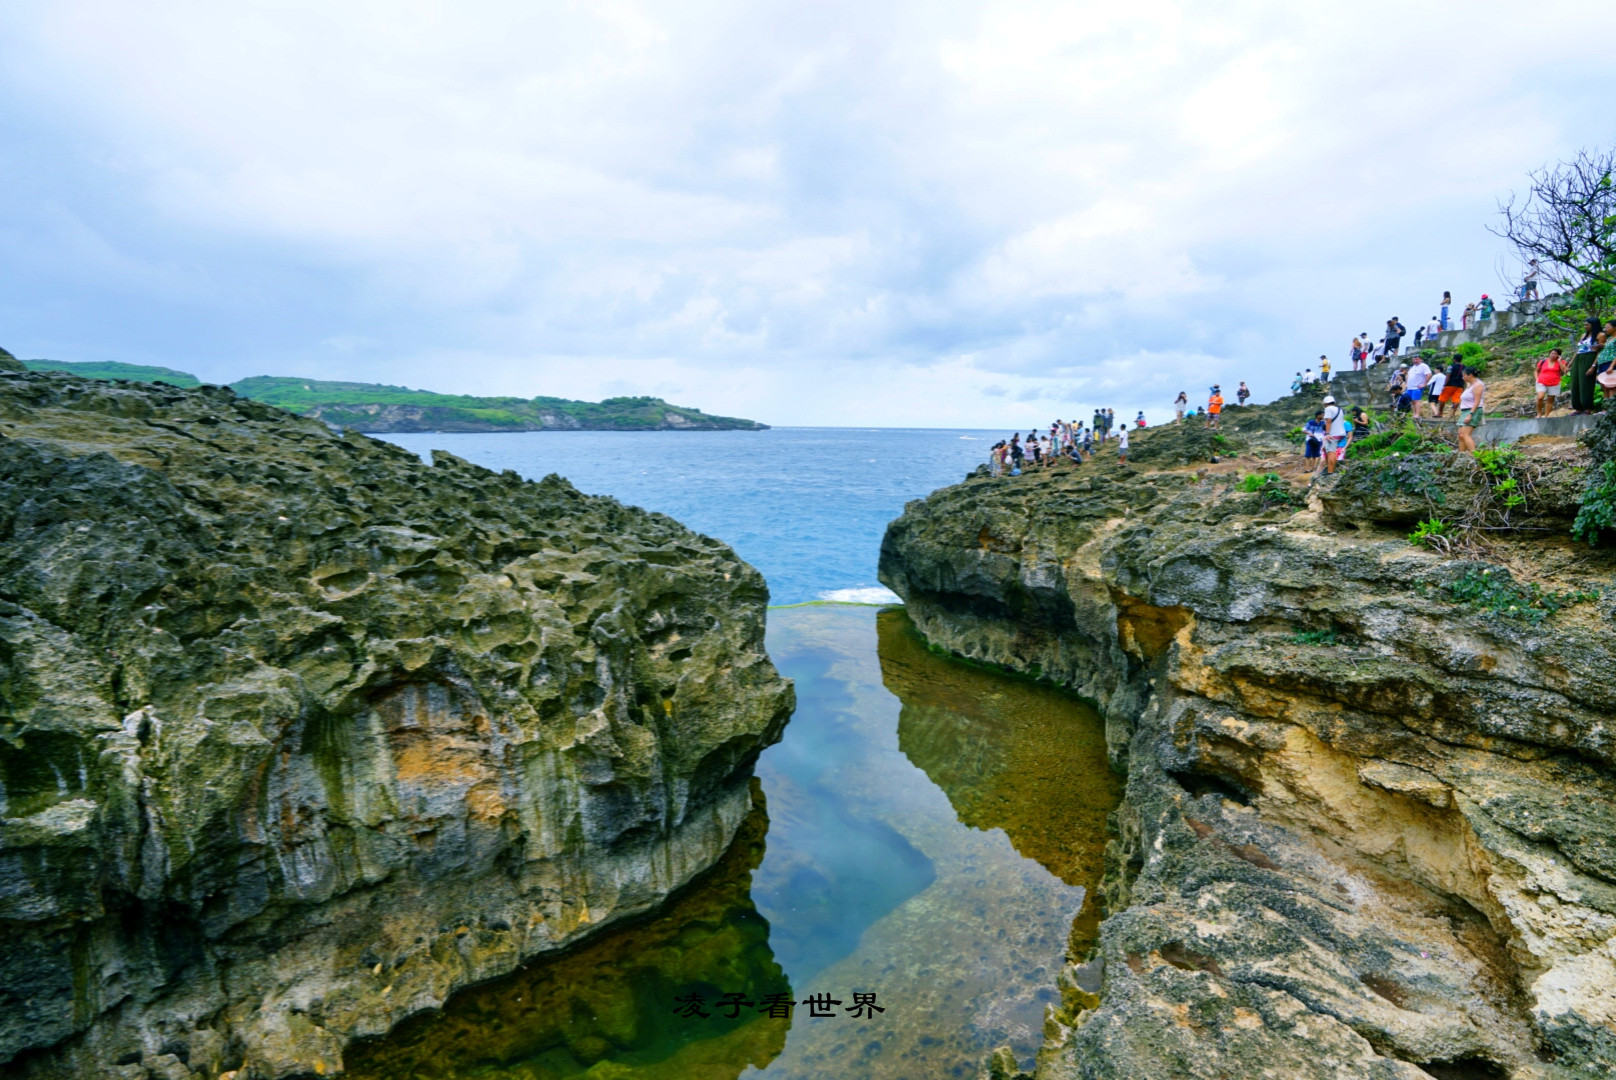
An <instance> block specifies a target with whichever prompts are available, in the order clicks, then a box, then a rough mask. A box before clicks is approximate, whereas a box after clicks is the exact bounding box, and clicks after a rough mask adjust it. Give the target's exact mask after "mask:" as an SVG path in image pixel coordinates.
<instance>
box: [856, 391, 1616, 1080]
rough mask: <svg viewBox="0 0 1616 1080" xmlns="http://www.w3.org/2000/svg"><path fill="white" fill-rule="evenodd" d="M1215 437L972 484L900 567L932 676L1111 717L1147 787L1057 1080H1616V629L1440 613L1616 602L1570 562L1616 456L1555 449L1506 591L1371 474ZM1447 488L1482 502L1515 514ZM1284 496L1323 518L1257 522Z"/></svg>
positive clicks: (1604, 555) (895, 553)
mask: <svg viewBox="0 0 1616 1080" xmlns="http://www.w3.org/2000/svg"><path fill="white" fill-rule="evenodd" d="M1268 415H1269V417H1270V419H1269V420H1267V421H1264V420H1263V416H1264V413H1263V412H1261V411H1259V410H1257V409H1255V408H1253V409H1252V410H1251V412H1250V413H1249V414H1247V415H1244V416H1239V417H1238V418H1237V423H1236V424H1235V425H1233V426H1235V427H1237V428H1243V429H1244V430H1246V431H1247V432H1258V433H1259V435H1257V436H1256V437H1251V439H1252V443H1253V444H1256V443H1260V442H1261V440H1262V439H1263V438H1272V436H1262V435H1260V433H1261V432H1262V431H1263V429H1265V428H1266V429H1268V430H1270V431H1273V430H1279V429H1281V428H1283V427H1284V426H1285V425H1287V424H1289V423H1291V422H1292V421H1293V419H1294V417H1290V416H1283V415H1282V416H1278V417H1275V416H1273V413H1272V412H1271V413H1269V414H1268ZM1613 424H1616V418H1612V417H1607V418H1606V420H1605V421H1604V424H1603V426H1602V428H1601V429H1600V431H1601V432H1603V431H1604V429H1605V428H1610V427H1612V425H1613ZM1206 437H1207V433H1206V432H1205V430H1204V429H1195V428H1191V429H1189V430H1174V429H1161V430H1157V431H1151V432H1145V433H1140V434H1139V436H1138V437H1137V440H1136V444H1135V445H1136V446H1150V445H1151V444H1152V443H1155V442H1158V441H1159V442H1161V443H1162V444H1164V445H1163V446H1161V447H1158V448H1157V449H1156V451H1155V452H1153V453H1151V454H1145V453H1135V454H1134V455H1133V456H1134V458H1135V460H1136V461H1141V460H1142V461H1145V462H1146V464H1144V465H1142V466H1139V465H1136V466H1133V467H1119V466H1117V465H1115V464H1111V463H1105V464H1099V463H1089V464H1085V465H1082V466H1079V467H1077V468H1057V469H1055V470H1045V471H1030V472H1029V473H1028V474H1026V475H1024V476H1021V477H1013V478H1012V477H1005V478H998V479H990V478H987V477H975V478H971V479H969V480H967V482H966V483H964V484H961V485H958V486H955V487H952V488H947V489H944V490H942V491H939V492H936V493H934V494H933V495H932V496H930V497H929V498H927V499H925V500H919V501H916V502H913V503H911V504H909V506H908V507H907V508H906V510H905V513H904V515H903V516H902V517H901V518H900V519H898V520H897V521H895V522H894V523H893V524H892V525H891V526H890V527H889V529H888V531H887V535H886V539H885V542H884V545H883V549H882V562H881V567H882V572H881V579H882V581H883V582H885V583H886V584H887V585H888V586H889V587H891V588H892V589H894V590H895V591H896V592H897V593H898V594H899V595H900V596H902V597H903V598H904V601H905V603H906V604H907V607H908V610H909V613H910V616H911V617H912V618H913V619H914V621H915V623H916V624H917V625H918V626H919V628H920V629H921V630H922V632H923V633H925V634H926V636H927V637H928V638H929V640H930V641H931V642H932V643H934V644H935V645H938V646H941V647H944V648H946V649H948V650H950V651H952V652H954V653H956V654H959V655H961V656H965V657H968V658H971V659H974V660H978V661H983V662H988V663H993V664H998V665H1002V666H1005V667H1008V668H1012V669H1015V670H1019V671H1023V672H1028V673H1033V674H1038V675H1041V676H1043V677H1046V678H1049V679H1051V680H1053V681H1055V682H1057V683H1059V684H1061V685H1063V686H1066V687H1068V688H1070V689H1072V690H1073V691H1075V692H1078V693H1080V694H1083V695H1084V696H1086V697H1089V698H1091V699H1093V700H1094V701H1096V702H1097V703H1098V704H1099V706H1100V707H1101V709H1102V711H1103V712H1104V714H1105V717H1106V722H1107V736H1108V744H1109V748H1110V752H1111V756H1112V761H1113V764H1114V765H1115V767H1116V768H1118V769H1120V770H1122V771H1124V772H1125V773H1126V775H1127V792H1126V796H1125V798H1124V801H1123V804H1122V808H1121V809H1120V810H1119V811H1118V813H1117V817H1116V821H1115V838H1114V840H1113V841H1112V843H1111V845H1110V848H1109V850H1108V853H1107V859H1108V864H1107V872H1106V873H1107V876H1106V887H1105V902H1106V915H1107V917H1106V919H1105V921H1104V923H1103V926H1102V930H1101V941H1100V945H1099V947H1098V949H1097V950H1096V953H1095V955H1094V956H1092V957H1080V958H1075V959H1078V960H1084V961H1086V962H1085V963H1082V964H1073V965H1072V966H1071V967H1070V968H1069V969H1068V970H1067V972H1066V973H1065V975H1063V977H1062V985H1061V989H1062V992H1063V1004H1062V1006H1061V1007H1059V1008H1053V1007H1052V1009H1051V1013H1050V1015H1049V1017H1048V1020H1047V1023H1046V1034H1047V1039H1046V1045H1045V1048H1044V1050H1043V1052H1042V1054H1041V1055H1040V1058H1039V1062H1038V1067H1037V1071H1036V1075H1037V1077H1038V1078H1039V1080H1069V1078H1077V1077H1082V1078H1085V1080H1178V1078H1196V1080H1219V1078H1228V1080H1244V1078H1248V1077H1275V1078H1292V1077H1296V1078H1318V1080H1324V1078H1337V1077H1384V1078H1393V1077H1398V1078H1405V1080H1418V1078H1423V1077H1427V1076H1430V1075H1436V1076H1442V1077H1448V1076H1462V1077H1477V1078H1482V1077H1504V1076H1507V1077H1516V1078H1524V1077H1543V1078H1571V1077H1577V1078H1584V1077H1587V1078H1592V1077H1605V1076H1610V1075H1613V1074H1616V809H1613V808H1616V683H1613V682H1612V680H1611V678H1610V677H1609V673H1610V672H1611V671H1612V670H1613V668H1616V634H1613V631H1612V627H1613V626H1616V596H1613V594H1612V593H1611V592H1608V591H1607V592H1605V593H1604V596H1603V598H1602V599H1599V600H1594V601H1584V602H1579V603H1576V604H1573V605H1572V606H1569V607H1566V608H1564V609H1563V610H1560V611H1559V612H1558V613H1556V614H1553V615H1551V616H1548V617H1547V618H1544V619H1543V620H1541V621H1538V622H1532V621H1530V620H1526V619H1511V618H1504V617H1500V616H1499V615H1497V614H1494V613H1491V612H1488V611H1484V610H1479V609H1477V608H1476V607H1473V606H1470V605H1467V604H1464V603H1459V602H1455V601H1453V600H1452V599H1451V598H1450V597H1449V595H1448V594H1445V593H1444V592H1443V591H1442V589H1441V587H1440V586H1441V585H1442V584H1443V583H1444V582H1445V581H1450V580H1453V579H1454V578H1455V577H1456V576H1457V575H1459V574H1461V573H1463V572H1465V571H1467V570H1476V571H1477V572H1480V571H1481V570H1485V571H1486V572H1488V573H1496V574H1499V575H1500V576H1501V577H1502V578H1504V579H1507V580H1513V581H1524V580H1528V579H1531V580H1536V581H1540V582H1542V583H1543V584H1544V586H1545V587H1546V588H1550V589H1566V588H1569V587H1572V586H1577V587H1581V588H1588V589H1593V590H1600V589H1607V588H1608V587H1609V586H1610V585H1611V583H1612V580H1613V578H1612V570H1613V568H1616V560H1613V559H1612V557H1611V553H1610V551H1609V549H1608V548H1604V549H1590V548H1588V547H1587V546H1586V545H1579V544H1575V543H1573V542H1572V541H1571V540H1570V538H1569V537H1568V536H1567V535H1566V530H1567V526H1568V524H1569V521H1570V517H1571V516H1573V515H1574V514H1575V513H1576V504H1577V501H1578V496H1577V492H1578V491H1579V490H1580V485H1581V484H1582V483H1583V480H1582V477H1583V476H1584V475H1585V473H1586V465H1587V463H1588V457H1587V454H1588V448H1589V447H1591V448H1592V449H1593V451H1594V453H1595V454H1597V453H1598V452H1599V446H1600V445H1601V444H1600V443H1599V442H1598V437H1595V438H1587V439H1584V446H1583V447H1582V448H1578V447H1577V446H1575V445H1571V444H1569V443H1566V444H1564V445H1558V444H1555V445H1551V444H1548V443H1543V444H1541V445H1535V446H1532V447H1528V448H1525V449H1523V454H1525V455H1527V459H1528V460H1529V461H1530V462H1532V463H1535V464H1534V468H1538V474H1537V475H1538V480H1539V482H1538V483H1537V484H1536V486H1535V487H1534V489H1533V495H1532V496H1531V497H1530V500H1529V505H1528V506H1527V507H1526V510H1525V512H1523V513H1522V514H1521V515H1520V520H1521V522H1522V523H1523V524H1525V525H1527V526H1528V529H1527V530H1526V531H1522V532H1520V533H1517V534H1499V535H1495V536H1492V537H1490V538H1489V541H1488V542H1489V545H1490V554H1488V555H1487V557H1486V558H1484V559H1478V557H1476V556H1475V555H1470V556H1466V557H1463V558H1461V557H1457V556H1447V555H1443V554H1440V553H1437V552H1432V551H1428V550H1424V549H1421V548H1417V547H1414V546H1412V545H1411V544H1410V543H1409V542H1408V540H1407V538H1406V533H1407V531H1408V524H1407V522H1408V521H1409V520H1410V513H1411V509H1412V508H1411V506H1410V505H1408V502H1407V500H1406V499H1403V498H1400V497H1396V498H1394V497H1388V496H1386V495H1385V491H1384V489H1383V487H1382V485H1381V484H1380V482H1379V480H1378V479H1377V478H1376V477H1377V473H1376V470H1377V468H1381V467H1380V466H1376V465H1374V464H1373V463H1355V464H1352V465H1349V467H1348V468H1347V470H1346V471H1345V472H1344V473H1343V474H1342V475H1340V476H1339V477H1337V478H1328V479H1324V480H1321V481H1319V482H1318V483H1315V484H1313V485H1312V486H1311V487H1309V486H1308V485H1307V484H1306V481H1305V476H1302V475H1299V473H1300V472H1301V470H1300V468H1299V466H1300V462H1299V461H1296V460H1294V459H1293V460H1286V459H1284V458H1281V457H1277V456H1274V455H1270V456H1269V457H1268V458H1267V459H1262V458H1260V457H1259V458H1258V459H1257V460H1250V459H1249V458H1248V459H1247V460H1244V461H1240V460H1237V461H1235V462H1229V461H1224V462H1222V463H1217V464H1213V463H1209V462H1207V460H1206V456H1205V455H1204V454H1202V455H1201V456H1200V457H1199V459H1198V460H1199V462H1200V463H1199V464H1192V465H1190V466H1188V467H1181V468H1174V467H1173V465H1174V463H1175V462H1176V461H1178V460H1180V459H1183V460H1194V459H1196V455H1197V454H1199V453H1201V452H1200V451H1199V450H1198V449H1197V447H1199V446H1200V445H1201V443H1203V442H1205V440H1206ZM1107 456H1109V455H1107ZM1152 462H1154V464H1153V463H1152ZM1433 464H1434V465H1435V467H1434V468H1433V469H1432V470H1431V472H1432V475H1433V476H1434V478H1435V479H1434V482H1435V483H1436V484H1438V485H1441V486H1443V487H1444V488H1445V489H1446V491H1447V493H1449V494H1450V496H1451V498H1453V499H1454V500H1455V501H1456V502H1457V501H1458V500H1461V499H1464V498H1469V497H1471V496H1472V495H1473V494H1474V492H1475V491H1476V490H1479V489H1478V488H1477V484H1478V483H1481V482H1485V481H1484V479H1483V480H1478V477H1477V472H1476V470H1475V469H1474V468H1472V467H1470V466H1469V465H1468V464H1467V463H1466V462H1464V461H1460V460H1458V459H1457V458H1455V459H1453V460H1448V461H1444V462H1440V463H1436V462H1433ZM1539 466H1540V468H1539ZM1415 467H1420V466H1419V463H1415ZM1268 470H1274V471H1277V472H1279V473H1280V474H1281V475H1282V476H1283V477H1284V478H1285V480H1286V482H1287V484H1288V485H1289V490H1290V491H1291V492H1292V495H1293V500H1292V503H1291V505H1289V506H1283V505H1282V506H1277V507H1276V506H1266V505H1264V503H1263V502H1262V500H1261V499H1260V497H1259V495H1258V494H1256V493H1249V492H1244V491H1241V490H1240V489H1239V485H1238V481H1239V480H1240V479H1241V478H1242V476H1243V475H1246V474H1249V473H1251V472H1257V473H1263V472H1265V471H1268ZM1321 639H1322V640H1321ZM1097 973H1098V974H1099V976H1100V977H1099V983H1098V993H1097V994H1096V993H1093V992H1092V987H1093V985H1094V976H1095V975H1096V974H1097ZM1012 1064H1013V1063H1012ZM1010 1068H1011V1066H1010V1065H1007V1064H1005V1063H1004V1062H1002V1061H995V1062H990V1063H989V1065H988V1067H987V1070H986V1071H987V1074H990V1075H998V1073H1004V1074H1005V1075H1010V1072H1009V1070H1010ZM995 1069H997V1070H998V1072H997V1073H995V1072H994V1070H995Z"/></svg>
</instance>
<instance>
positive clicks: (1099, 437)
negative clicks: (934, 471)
mask: <svg viewBox="0 0 1616 1080" xmlns="http://www.w3.org/2000/svg"><path fill="white" fill-rule="evenodd" d="M1145 424H1146V422H1145V414H1144V413H1143V412H1140V413H1139V414H1138V415H1137V416H1135V417H1134V418H1133V423H1132V424H1131V425H1130V424H1129V423H1128V422H1127V421H1126V420H1123V421H1121V422H1118V420H1117V415H1116V411H1115V410H1113V409H1095V410H1094V417H1093V419H1092V421H1091V422H1090V423H1088V424H1085V423H1084V422H1083V421H1081V420H1056V421H1053V422H1052V423H1051V424H1050V425H1049V431H1048V432H1047V433H1046V434H1045V435H1044V436H1043V437H1042V438H1040V437H1039V435H1038V432H1036V431H1029V432H1027V436H1026V438H1025V439H1023V438H1022V436H1021V433H1020V432H1016V433H1015V434H1014V435H1011V436H1010V438H1009V439H1000V440H999V441H998V442H996V443H994V444H993V447H992V449H990V450H989V451H988V471H989V472H990V473H991V474H992V475H994V476H1001V475H1010V476H1020V475H1021V474H1022V472H1024V471H1025V470H1027V469H1043V468H1049V467H1050V466H1052V465H1056V464H1069V465H1081V464H1082V463H1083V462H1085V461H1090V460H1092V459H1093V458H1094V455H1095V454H1097V453H1100V452H1101V451H1102V450H1104V448H1105V445H1106V444H1107V443H1110V444H1111V445H1113V446H1114V447H1115V448H1116V451H1117V460H1118V461H1123V462H1126V461H1127V460H1128V429H1129V428H1130V427H1133V428H1135V429H1137V428H1142V427H1144V426H1145Z"/></svg>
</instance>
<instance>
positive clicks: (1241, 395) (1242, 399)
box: [1234, 379, 1251, 406]
mask: <svg viewBox="0 0 1616 1080" xmlns="http://www.w3.org/2000/svg"><path fill="white" fill-rule="evenodd" d="M1234 397H1235V400H1236V401H1238V402H1239V403H1240V404H1241V405H1242V406H1244V405H1245V403H1246V401H1247V399H1248V398H1250V397H1251V391H1250V390H1249V389H1247V388H1246V380H1244V379H1241V380H1240V389H1238V390H1236V391H1235V392H1234Z"/></svg>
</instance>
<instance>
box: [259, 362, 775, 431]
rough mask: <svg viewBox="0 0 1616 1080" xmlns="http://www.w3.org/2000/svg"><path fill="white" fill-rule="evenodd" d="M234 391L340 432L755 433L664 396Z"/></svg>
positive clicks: (375, 386) (279, 383)
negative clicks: (596, 397) (600, 397)
mask: <svg viewBox="0 0 1616 1080" xmlns="http://www.w3.org/2000/svg"><path fill="white" fill-rule="evenodd" d="M231 389H233V390H235V391H236V393H238V394H240V395H242V396H243V397H250V398H252V399H254V400H255V401H264V402H268V403H269V404H271V405H278V406H280V407H281V408H283V409H288V410H290V411H292V412H295V413H300V414H302V415H305V416H312V417H314V418H316V419H318V420H323V421H325V422H326V423H328V424H331V425H332V426H334V427H339V428H341V427H351V428H354V429H355V430H357V431H370V432H402V431H541V430H549V429H558V430H579V429H588V430H607V431H655V430H686V431H729V430H741V431H755V430H759V429H762V428H764V427H766V426H767V425H765V424H759V423H758V422H757V421H755V420H741V419H737V418H735V417H730V416H709V415H707V414H706V413H704V412H702V411H701V410H700V409H690V408H684V407H682V406H678V405H670V404H668V403H667V402H666V401H663V400H662V399H661V398H658V397H615V398H607V399H606V400H605V401H600V402H593V401H570V400H568V399H566V398H557V397H536V398H518V397H476V396H473V395H470V394H437V393H432V392H430V391H427V390H411V389H409V388H408V387H403V386H385V385H382V384H379V383H361V382H328V381H323V380H319V379H297V378H285V377H278V376H270V375H260V376H255V377H254V378H250V379H242V380H240V381H239V382H235V383H232V384H231Z"/></svg>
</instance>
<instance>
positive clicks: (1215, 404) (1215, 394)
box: [1206, 386, 1223, 427]
mask: <svg viewBox="0 0 1616 1080" xmlns="http://www.w3.org/2000/svg"><path fill="white" fill-rule="evenodd" d="M1222 411H1223V392H1222V391H1221V390H1219V389H1218V388H1217V387H1216V386H1214V387H1213V388H1212V397H1211V399H1210V400H1209V401H1207V403H1206V426H1207V427H1217V426H1218V414H1219V413H1221V412H1222Z"/></svg>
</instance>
